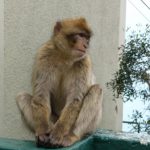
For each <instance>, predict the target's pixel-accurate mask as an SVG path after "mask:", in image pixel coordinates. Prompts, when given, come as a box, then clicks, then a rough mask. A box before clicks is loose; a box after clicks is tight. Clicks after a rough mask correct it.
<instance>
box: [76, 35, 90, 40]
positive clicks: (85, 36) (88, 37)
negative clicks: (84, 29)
mask: <svg viewBox="0 0 150 150" xmlns="http://www.w3.org/2000/svg"><path fill="white" fill-rule="evenodd" d="M78 35H79V36H80V37H84V38H86V39H87V40H89V39H90V35H88V34H86V33H78Z"/></svg>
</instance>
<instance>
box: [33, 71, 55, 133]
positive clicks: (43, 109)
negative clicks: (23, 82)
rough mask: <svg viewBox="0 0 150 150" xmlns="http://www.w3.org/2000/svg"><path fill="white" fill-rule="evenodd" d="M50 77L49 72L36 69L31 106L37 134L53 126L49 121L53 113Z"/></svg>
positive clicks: (47, 130)
mask: <svg viewBox="0 0 150 150" xmlns="http://www.w3.org/2000/svg"><path fill="white" fill-rule="evenodd" d="M49 78H50V74H49V73H48V72H46V71H44V70H40V69H37V70H34V74H33V98H32V102H31V106H32V113H33V120H34V124H35V132H36V134H37V135H40V134H44V133H46V132H49V130H50V129H51V128H52V126H53V124H52V122H50V121H49V119H50V115H51V107H50V86H49V85H50V84H49V82H50V81H49Z"/></svg>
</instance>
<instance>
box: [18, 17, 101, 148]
mask: <svg viewBox="0 0 150 150" xmlns="http://www.w3.org/2000/svg"><path fill="white" fill-rule="evenodd" d="M80 31H85V32H86V33H87V34H89V35H91V30H90V28H89V26H88V25H87V23H86V20H85V19H84V18H79V19H68V20H64V21H62V22H60V23H59V27H58V25H56V26H55V29H54V34H53V36H52V38H51V40H49V41H48V42H47V43H45V44H44V45H43V46H42V47H41V48H40V49H39V51H38V53H37V57H36V60H35V67H34V69H33V82H32V84H33V96H31V95H30V94H27V93H21V94H19V95H18V96H17V104H18V106H19V108H20V110H21V112H22V114H23V115H24V117H25V119H26V121H27V123H28V124H29V126H30V127H31V128H32V129H33V130H34V131H35V133H36V136H38V137H39V139H40V140H41V141H46V142H48V143H51V144H54V145H61V146H69V145H71V144H73V143H74V142H76V141H78V140H79V139H81V138H82V137H83V136H84V135H85V134H86V133H89V132H92V131H94V130H95V129H96V128H97V126H98V124H99V120H100V118H101V111H102V90H101V88H100V87H99V86H98V85H93V73H92V65H91V60H90V57H89V55H88V53H87V52H85V53H84V54H83V53H82V54H79V52H76V51H75V50H73V47H72V46H71V45H70V44H69V40H68V39H67V38H66V35H68V34H70V33H78V32H80ZM86 51H87V50H86ZM46 133H49V134H50V136H48V138H47V136H46Z"/></svg>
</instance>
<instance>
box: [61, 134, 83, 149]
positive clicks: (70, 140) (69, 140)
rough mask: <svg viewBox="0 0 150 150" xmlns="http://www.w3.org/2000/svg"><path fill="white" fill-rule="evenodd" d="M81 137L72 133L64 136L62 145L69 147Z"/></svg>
mask: <svg viewBox="0 0 150 150" xmlns="http://www.w3.org/2000/svg"><path fill="white" fill-rule="evenodd" d="M79 139H80V138H78V137H77V136H76V135H74V134H71V135H67V136H65V137H64V139H63V141H62V143H61V144H62V145H63V146H64V147H68V146H71V145H72V144H74V143H75V142H77V141H79Z"/></svg>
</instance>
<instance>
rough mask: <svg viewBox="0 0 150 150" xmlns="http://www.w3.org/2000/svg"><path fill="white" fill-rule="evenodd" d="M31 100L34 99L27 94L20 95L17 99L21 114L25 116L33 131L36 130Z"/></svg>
mask: <svg viewBox="0 0 150 150" xmlns="http://www.w3.org/2000/svg"><path fill="white" fill-rule="evenodd" d="M31 99H32V96H31V95H30V94H28V93H26V92H22V93H19V94H18V95H17V97H16V100H17V105H18V107H19V109H20V111H21V113H22V114H23V116H24V119H25V120H26V122H27V124H28V125H29V127H30V128H31V129H32V130H35V129H34V121H33V115H32V110H31Z"/></svg>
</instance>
